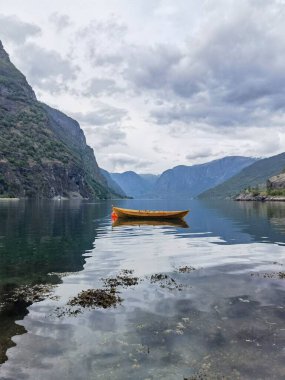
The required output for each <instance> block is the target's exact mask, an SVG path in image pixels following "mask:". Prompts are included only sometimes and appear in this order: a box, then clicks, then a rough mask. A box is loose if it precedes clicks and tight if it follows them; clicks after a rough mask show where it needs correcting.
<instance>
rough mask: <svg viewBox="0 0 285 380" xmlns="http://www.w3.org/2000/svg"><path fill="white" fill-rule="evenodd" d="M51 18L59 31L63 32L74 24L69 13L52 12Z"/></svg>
mask: <svg viewBox="0 0 285 380" xmlns="http://www.w3.org/2000/svg"><path fill="white" fill-rule="evenodd" d="M49 20H50V22H51V23H52V24H53V25H54V26H55V28H56V31H57V32H61V31H62V30H64V29H66V28H68V27H69V26H70V25H71V24H72V22H71V20H70V17H69V16H68V15H65V14H60V13H57V12H54V13H52V14H51V15H50V17H49Z"/></svg>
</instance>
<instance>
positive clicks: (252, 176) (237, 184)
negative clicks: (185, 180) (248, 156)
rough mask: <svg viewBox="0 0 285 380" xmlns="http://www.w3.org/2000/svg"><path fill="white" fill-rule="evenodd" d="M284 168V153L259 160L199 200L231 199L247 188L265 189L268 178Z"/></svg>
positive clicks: (205, 193)
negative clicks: (257, 187)
mask: <svg viewBox="0 0 285 380" xmlns="http://www.w3.org/2000/svg"><path fill="white" fill-rule="evenodd" d="M284 168H285V153H281V154H278V155H276V156H272V157H269V158H264V159H262V160H259V161H257V162H255V163H253V164H252V165H250V166H248V167H246V168H245V169H243V170H242V171H241V172H240V173H238V174H237V175H235V176H234V177H232V178H230V179H229V180H228V181H226V182H224V183H222V184H220V185H219V186H216V187H214V188H212V189H210V190H208V191H206V192H204V193H203V194H201V195H200V196H199V198H232V197H234V196H236V195H237V194H238V193H240V192H241V191H242V190H244V189H245V188H247V187H249V186H250V187H255V186H260V187H265V186H266V181H267V179H268V178H270V177H272V176H274V175H277V174H279V173H280V172H282V171H283V170H284Z"/></svg>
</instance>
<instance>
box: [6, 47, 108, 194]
mask: <svg viewBox="0 0 285 380" xmlns="http://www.w3.org/2000/svg"><path fill="white" fill-rule="evenodd" d="M0 196H1V197H32V198H35V197H36V198H42V197H47V198H53V197H56V196H64V197H83V198H101V199H104V198H109V197H111V196H112V191H111V190H110V189H109V188H108V185H107V181H106V180H105V178H104V177H103V176H102V174H101V172H100V170H99V167H98V165H97V162H96V159H95V156H94V152H93V150H92V149H91V148H90V147H89V146H88V145H87V144H86V140H85V136H84V133H83V131H82V130H81V128H80V126H79V124H78V122H77V121H75V120H73V119H71V118H70V117H68V116H66V115H65V114H64V113H62V112H60V111H58V110H55V109H53V108H51V107H49V106H47V105H45V104H42V103H40V102H38V101H37V98H36V96H35V93H34V91H33V89H32V88H31V86H30V85H29V84H28V83H27V81H26V78H25V77H24V75H23V74H22V73H21V72H20V71H19V70H17V69H16V67H15V66H14V65H13V64H12V63H11V61H10V59H9V56H8V54H7V53H6V51H5V50H4V48H3V45H2V43H1V42H0Z"/></svg>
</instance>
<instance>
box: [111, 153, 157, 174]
mask: <svg viewBox="0 0 285 380" xmlns="http://www.w3.org/2000/svg"><path fill="white" fill-rule="evenodd" d="M108 161H109V162H110V163H111V164H112V165H113V167H114V170H125V169H129V168H130V167H132V168H134V169H147V168H149V166H150V165H151V164H152V161H149V160H144V159H141V158H138V157H134V156H131V155H129V154H124V153H113V154H109V155H108Z"/></svg>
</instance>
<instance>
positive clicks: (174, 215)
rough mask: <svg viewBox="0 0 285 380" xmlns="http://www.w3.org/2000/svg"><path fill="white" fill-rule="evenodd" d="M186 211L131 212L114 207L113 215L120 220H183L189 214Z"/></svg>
mask: <svg viewBox="0 0 285 380" xmlns="http://www.w3.org/2000/svg"><path fill="white" fill-rule="evenodd" d="M188 212H189V210H184V211H152V210H131V209H127V208H119V207H113V214H114V215H116V216H117V217H118V218H140V219H182V218H184V216H186V215H187V214H188Z"/></svg>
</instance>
